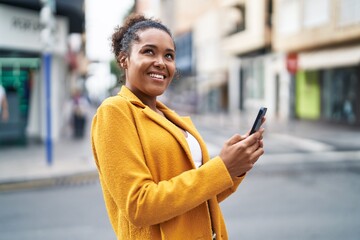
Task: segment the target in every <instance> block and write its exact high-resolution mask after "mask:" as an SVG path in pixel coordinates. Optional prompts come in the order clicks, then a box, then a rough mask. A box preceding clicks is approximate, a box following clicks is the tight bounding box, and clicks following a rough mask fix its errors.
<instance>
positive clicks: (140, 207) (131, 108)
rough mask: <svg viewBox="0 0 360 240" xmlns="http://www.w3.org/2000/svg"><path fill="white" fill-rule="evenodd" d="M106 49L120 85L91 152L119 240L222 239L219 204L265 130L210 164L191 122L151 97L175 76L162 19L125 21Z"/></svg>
mask: <svg viewBox="0 0 360 240" xmlns="http://www.w3.org/2000/svg"><path fill="white" fill-rule="evenodd" d="M112 47H113V52H114V54H115V57H116V59H117V62H118V64H119V65H120V67H121V68H123V69H124V71H125V85H124V86H122V88H121V90H120V92H119V93H118V95H116V96H114V97H110V98H108V99H106V100H105V101H104V102H103V103H102V105H101V106H100V107H99V109H98V111H97V113H96V115H95V117H94V119H93V124H92V147H93V154H94V157H95V161H96V164H97V168H98V171H99V176H100V182H101V186H102V190H103V194H104V199H105V203H106V207H107V211H108V215H109V218H110V222H111V224H112V227H113V229H114V231H115V234H116V236H117V238H118V239H125V240H129V239H139V240H144V239H171V240H174V239H181V240H184V239H186V240H187V239H227V238H228V237H227V232H226V228H225V224H224V219H223V217H222V214H221V211H220V207H219V202H221V201H222V200H224V199H225V198H226V197H228V196H229V195H230V194H231V193H233V192H234V191H235V190H236V188H237V186H238V185H239V184H240V182H241V181H242V180H243V178H244V175H245V173H246V172H247V171H249V170H250V169H251V168H252V166H253V164H254V163H255V162H256V161H257V159H258V158H259V157H260V156H261V155H262V154H263V152H264V151H263V143H262V140H261V139H262V134H263V131H264V129H261V130H260V131H259V132H257V133H255V134H253V135H251V136H248V135H245V136H240V135H239V134H235V135H234V136H233V137H232V138H230V139H229V140H228V141H227V142H226V143H225V144H224V147H223V148H222V151H221V153H220V154H219V156H217V157H215V158H213V159H211V160H210V157H209V154H208V152H207V149H206V146H205V143H204V141H203V139H202V138H201V136H200V135H199V133H198V132H197V130H196V129H195V127H194V125H193V124H192V122H191V120H190V118H188V117H180V116H178V115H177V114H176V113H175V112H174V111H172V110H170V109H169V108H167V107H166V106H165V105H164V104H162V103H161V102H159V101H157V97H158V96H160V95H161V94H163V93H164V91H165V90H166V89H167V87H168V86H169V84H170V82H171V81H172V79H173V77H174V75H175V72H176V70H175V44H174V40H173V38H172V36H171V33H170V31H169V30H168V29H167V28H166V27H165V26H164V25H163V24H161V23H160V22H158V21H155V20H153V19H148V18H145V17H143V16H139V15H136V16H132V17H129V18H128V19H127V20H126V22H125V24H124V25H123V27H119V28H117V29H116V30H115V33H114V34H113V37H112Z"/></svg>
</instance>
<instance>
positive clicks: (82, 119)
mask: <svg viewBox="0 0 360 240" xmlns="http://www.w3.org/2000/svg"><path fill="white" fill-rule="evenodd" d="M88 105H89V103H88V101H87V99H86V98H85V97H84V96H83V95H82V94H81V91H80V90H79V89H76V90H75V91H74V93H73V97H72V116H71V120H72V122H71V123H72V129H73V137H74V138H83V137H84V134H85V127H86V122H87V113H88V107H89V106H88Z"/></svg>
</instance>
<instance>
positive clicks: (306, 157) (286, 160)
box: [256, 150, 360, 165]
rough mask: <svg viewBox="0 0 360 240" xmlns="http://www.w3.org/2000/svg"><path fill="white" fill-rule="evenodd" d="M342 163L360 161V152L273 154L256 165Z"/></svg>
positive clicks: (265, 156)
mask: <svg viewBox="0 0 360 240" xmlns="http://www.w3.org/2000/svg"><path fill="white" fill-rule="evenodd" d="M342 161H360V151H358V150H356V151H325V152H308V153H274V154H271V153H269V154H266V153H265V154H264V155H263V156H262V157H261V158H260V159H259V161H257V163H256V164H260V165H265V164H266V165H267V164H276V163H281V164H293V163H311V162H319V163H321V162H322V163H328V162H342Z"/></svg>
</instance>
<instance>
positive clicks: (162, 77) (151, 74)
mask: <svg viewBox="0 0 360 240" xmlns="http://www.w3.org/2000/svg"><path fill="white" fill-rule="evenodd" d="M150 77H153V78H158V79H164V76H163V75H160V74H155V73H150Z"/></svg>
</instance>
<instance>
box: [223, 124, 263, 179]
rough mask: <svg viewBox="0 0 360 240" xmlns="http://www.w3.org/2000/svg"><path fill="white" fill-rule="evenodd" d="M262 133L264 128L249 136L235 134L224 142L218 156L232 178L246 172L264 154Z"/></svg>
mask: <svg viewBox="0 0 360 240" xmlns="http://www.w3.org/2000/svg"><path fill="white" fill-rule="evenodd" d="M263 133H264V128H261V129H260V130H259V131H257V132H256V133H254V134H252V135H250V136H249V135H248V134H246V135H244V136H241V135H239V134H235V135H234V136H232V137H231V138H230V139H229V140H227V141H226V142H225V144H224V146H223V148H222V150H221V152H220V155H219V156H220V158H221V159H222V160H223V162H224V164H225V166H226V168H227V169H228V171H229V173H230V175H231V177H232V178H234V177H238V176H241V175H243V174H245V173H246V172H248V171H249V170H250V169H251V168H252V167H253V166H254V164H255V163H256V161H257V160H258V159H259V157H260V156H261V155H263V154H264V148H263V140H262V136H263Z"/></svg>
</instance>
